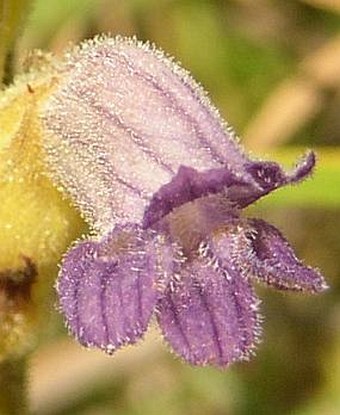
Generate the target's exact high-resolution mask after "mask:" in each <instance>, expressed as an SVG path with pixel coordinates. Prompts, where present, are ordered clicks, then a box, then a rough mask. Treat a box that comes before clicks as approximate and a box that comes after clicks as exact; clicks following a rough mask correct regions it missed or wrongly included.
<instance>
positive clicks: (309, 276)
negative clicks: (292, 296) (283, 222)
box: [248, 219, 327, 293]
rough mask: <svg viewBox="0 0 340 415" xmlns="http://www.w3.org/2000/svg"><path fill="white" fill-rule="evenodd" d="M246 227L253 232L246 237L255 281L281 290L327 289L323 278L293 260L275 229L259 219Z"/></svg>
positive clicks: (293, 257) (249, 222)
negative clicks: (249, 247)
mask: <svg viewBox="0 0 340 415" xmlns="http://www.w3.org/2000/svg"><path fill="white" fill-rule="evenodd" d="M248 224H249V225H250V227H251V228H252V229H253V231H251V232H250V233H249V234H248V238H249V240H250V241H251V246H252V249H253V252H254V255H253V257H252V260H251V269H252V273H253V275H255V276H256V278H257V279H259V280H260V281H264V282H266V283H267V284H269V285H272V286H273V287H275V288H279V289H283V290H285V289H288V290H296V291H307V292H311V293H317V292H321V291H323V290H324V289H325V288H327V284H326V283H325V280H324V279H323V277H322V275H321V274H320V273H319V272H318V271H317V270H315V269H313V268H311V267H308V266H305V265H304V264H303V263H302V262H301V261H300V260H299V259H298V258H297V257H296V256H295V254H294V251H293V249H292V247H291V246H290V245H289V243H288V242H287V241H286V239H285V238H284V237H283V236H282V234H281V233H280V231H279V230H278V229H276V228H275V227H274V226H272V225H270V224H269V223H267V222H265V221H263V220H259V219H250V220H249V221H248ZM254 231H255V232H254Z"/></svg>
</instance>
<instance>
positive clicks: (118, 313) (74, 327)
mask: <svg viewBox="0 0 340 415" xmlns="http://www.w3.org/2000/svg"><path fill="white" fill-rule="evenodd" d="M160 248H161V243H160V241H158V240H157V238H151V235H150V233H149V232H146V231H142V230H140V229H139V228H138V227H137V226H133V225H131V226H130V225H127V226H125V227H118V228H116V229H115V230H114V231H113V232H112V233H111V234H110V235H108V236H107V237H105V238H104V239H102V240H101V241H99V242H92V241H91V242H90V241H84V242H80V243H78V244H77V245H76V246H75V247H73V248H71V250H70V251H69V252H68V253H67V255H66V256H65V258H64V261H63V264H62V271H61V274H60V276H59V280H58V284H57V290H58V293H59V301H60V307H61V309H62V311H63V313H64V315H65V317H66V321H67V325H68V327H69V329H70V331H71V332H72V334H73V335H75V336H76V338H77V339H78V341H79V342H80V343H82V344H83V345H85V346H97V347H100V348H101V349H103V350H105V351H106V352H108V353H112V352H113V351H114V350H115V349H117V348H118V347H120V346H121V345H123V344H131V343H135V342H136V341H137V340H138V339H139V338H140V337H141V336H142V335H143V333H144V332H145V330H146V328H147V325H148V323H149V320H150V318H151V315H152V313H153V310H154V307H155V304H156V301H157V299H158V296H159V290H158V285H161V284H162V275H164V273H165V269H166V265H165V264H164V263H160V262H159V259H160V255H159V254H160ZM163 283H164V281H163Z"/></svg>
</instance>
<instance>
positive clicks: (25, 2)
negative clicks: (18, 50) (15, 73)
mask: <svg viewBox="0 0 340 415" xmlns="http://www.w3.org/2000/svg"><path fill="white" fill-rule="evenodd" d="M30 3H31V0H0V86H1V84H2V83H10V82H11V81H12V74H11V73H10V72H11V69H12V68H11V66H12V65H11V64H12V62H13V53H14V48H15V43H16V40H17V38H18V36H19V35H20V34H21V32H22V28H23V21H24V18H25V17H26V15H27V13H28V11H29V4H30ZM8 69H9V70H10V72H6V71H7V70H8Z"/></svg>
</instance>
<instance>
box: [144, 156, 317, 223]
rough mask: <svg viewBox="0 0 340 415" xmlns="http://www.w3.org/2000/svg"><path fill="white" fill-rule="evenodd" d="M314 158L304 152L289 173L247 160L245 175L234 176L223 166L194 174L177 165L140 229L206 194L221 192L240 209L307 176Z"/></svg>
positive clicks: (152, 201)
mask: <svg viewBox="0 0 340 415" xmlns="http://www.w3.org/2000/svg"><path fill="white" fill-rule="evenodd" d="M314 165H315V155H314V153H313V152H310V153H308V154H307V155H306V156H305V158H304V159H302V161H301V162H300V163H299V164H298V166H297V167H296V169H295V170H294V171H293V172H292V173H287V172H284V171H283V170H282V168H281V166H280V165H279V164H277V163H274V162H268V161H248V162H247V163H246V164H245V169H246V171H247V172H248V173H249V174H250V176H251V178H252V180H249V176H247V175H243V174H238V175H237V174H234V173H233V172H232V171H231V170H229V169H228V168H227V167H222V168H216V169H210V170H206V171H202V172H200V171H197V170H196V169H194V168H192V167H188V166H181V167H180V168H179V170H178V173H177V175H176V176H174V177H173V179H172V180H171V181H170V182H169V183H167V184H165V185H164V186H162V187H161V188H160V189H159V190H158V192H156V193H155V194H154V196H153V198H152V200H151V202H150V204H149V206H148V207H147V209H146V211H145V215H144V222H143V223H144V226H145V227H149V226H152V225H153V224H154V223H156V222H157V221H159V220H160V219H161V218H163V217H164V216H165V215H167V214H168V213H170V212H171V211H172V210H174V209H175V208H177V207H179V206H181V205H183V204H184V203H188V202H191V201H193V200H195V199H198V198H201V197H204V196H206V195H211V194H216V193H221V192H223V193H224V196H225V197H226V198H227V199H228V200H229V201H230V203H231V204H233V205H234V206H235V208H244V207H246V206H248V205H249V204H251V203H253V202H255V201H256V200H258V199H259V198H260V197H262V196H265V195H266V194H268V193H270V192H271V191H273V190H275V189H278V188H280V187H282V186H285V185H287V184H291V183H295V182H298V181H300V180H303V179H304V178H305V177H307V176H308V175H310V174H311V172H312V170H313V167H314Z"/></svg>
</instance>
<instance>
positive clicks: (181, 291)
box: [157, 258, 260, 367]
mask: <svg viewBox="0 0 340 415" xmlns="http://www.w3.org/2000/svg"><path fill="white" fill-rule="evenodd" d="M258 304H259V301H258V299H257V297H256V296H255V294H254V292H253V290H252V288H251V287H250V285H249V283H248V281H247V280H246V279H244V278H242V277H241V276H240V275H239V274H237V273H235V271H233V270H232V269H231V268H230V269H221V268H219V267H218V264H217V262H215V261H214V260H213V259H211V260H208V259H207V258H204V259H203V258H198V259H196V260H195V261H193V262H191V263H190V262H188V263H186V264H185V266H184V267H183V269H182V271H181V274H180V275H178V276H174V277H173V278H172V280H171V282H170V284H169V285H168V287H167V290H166V292H165V295H164V297H163V298H161V299H160V300H159V302H158V305H157V318H158V321H159V324H160V326H161V328H162V331H163V333H164V336H165V338H166V340H167V341H168V342H169V343H170V345H171V346H172V347H173V349H174V350H175V352H176V353H178V354H179V355H180V356H181V357H182V358H183V359H185V360H186V361H187V362H189V363H191V364H194V365H207V364H209V365H215V366H220V367H223V366H227V365H229V364H230V363H232V362H234V361H236V360H242V359H247V358H248V357H249V356H250V354H251V353H252V352H253V349H254V345H255V344H256V342H257V341H258V337H259V334H260V326H259V317H258V312H257V308H258Z"/></svg>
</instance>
